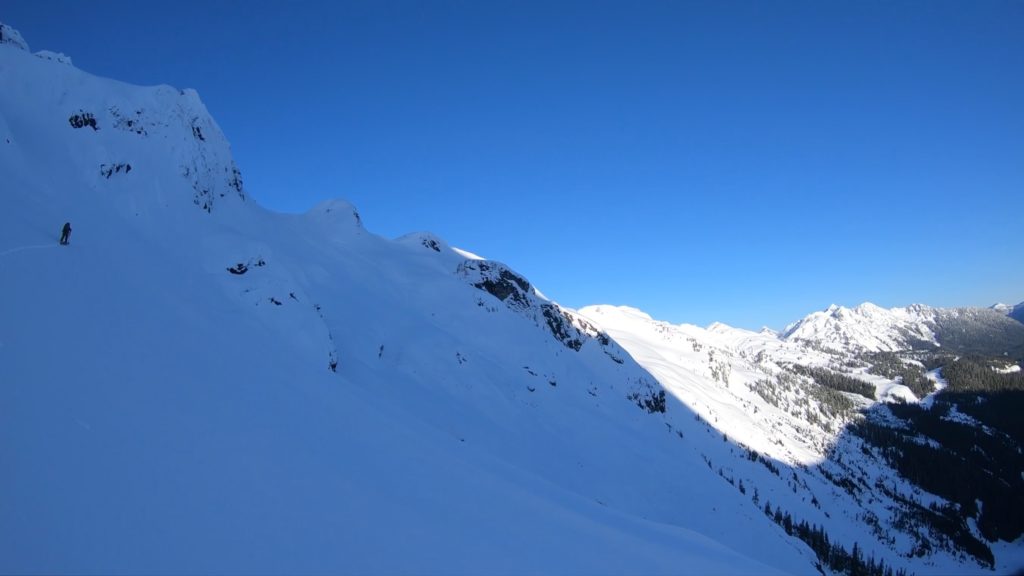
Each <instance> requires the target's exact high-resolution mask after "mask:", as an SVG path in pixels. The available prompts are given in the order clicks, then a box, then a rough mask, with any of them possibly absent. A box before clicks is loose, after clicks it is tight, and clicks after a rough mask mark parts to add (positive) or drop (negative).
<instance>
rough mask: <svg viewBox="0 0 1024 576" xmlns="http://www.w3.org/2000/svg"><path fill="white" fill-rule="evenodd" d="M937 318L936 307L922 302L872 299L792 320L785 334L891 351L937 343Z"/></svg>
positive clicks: (832, 345)
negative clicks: (886, 303)
mask: <svg viewBox="0 0 1024 576" xmlns="http://www.w3.org/2000/svg"><path fill="white" fill-rule="evenodd" d="M934 319H935V309H933V308H929V307H928V306H923V305H920V304H915V305H912V306H907V307H906V308H892V309H888V310H887V309H885V308H881V307H879V306H876V305H874V304H872V303H870V302H865V303H863V304H861V305H860V306H857V307H855V308H846V307H843V306H836V305H835V304H833V305H831V306H829V307H828V308H827V309H825V310H823V311H821V312H814V313H812V314H810V315H808V316H806V317H805V318H803V319H802V320H799V321H797V322H795V323H793V324H790V325H789V326H787V327H786V328H785V330H783V332H782V337H783V338H785V339H786V340H790V341H796V340H803V341H806V342H815V343H818V344H819V345H821V346H824V347H825V348H828V349H831V350H836V351H867V352H891V351H896V350H906V349H909V348H911V347H913V346H912V345H913V344H920V343H922V342H924V343H930V344H933V345H938V342H937V340H936V338H935V333H934V332H933V331H932V327H931V325H932V324H933V323H934Z"/></svg>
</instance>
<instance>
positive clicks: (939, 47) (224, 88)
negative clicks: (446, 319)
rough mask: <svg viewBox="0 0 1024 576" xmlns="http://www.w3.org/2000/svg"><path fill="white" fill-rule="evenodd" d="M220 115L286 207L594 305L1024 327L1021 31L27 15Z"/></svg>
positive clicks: (792, 5) (933, 18)
mask: <svg viewBox="0 0 1024 576" xmlns="http://www.w3.org/2000/svg"><path fill="white" fill-rule="evenodd" d="M0 20H3V21H4V22H5V23H8V24H10V25H11V26H13V27H14V28H16V29H18V30H20V31H21V32H22V34H23V36H24V37H25V39H26V40H27V41H28V43H29V44H30V46H31V47H32V49H33V50H40V49H48V50H54V51H60V52H65V53H67V54H68V55H70V56H71V57H72V58H73V60H74V62H75V65H76V66H78V67H80V68H82V69H84V70H86V71H89V72H92V73H95V74H98V75H101V76H109V77H112V78H116V79H119V80H124V81H127V82H131V83H136V84H171V85H173V86H176V87H181V88H186V87H187V88H195V89H197V90H198V91H199V93H200V96H201V97H202V98H203V101H204V102H205V103H206V105H207V107H208V108H209V109H210V111H211V113H212V114H213V116H214V118H215V119H216V120H217V121H218V123H219V124H220V125H221V128H223V130H224V131H225V133H226V134H227V136H228V138H229V140H230V141H231V143H232V148H233V151H234V153H235V157H236V159H237V161H238V163H239V165H240V167H241V169H242V172H243V176H244V178H245V182H246V186H247V188H248V190H249V192H250V194H252V195H253V196H254V197H255V198H256V199H257V200H258V201H259V202H260V203H261V204H263V205H265V206H267V207H269V208H271V209H274V210H280V211H287V212H301V211H304V210H306V209H308V208H310V207H312V206H313V205H315V204H316V203H317V202H319V201H321V200H323V199H327V198H334V197H341V198H345V199H347V200H349V201H351V202H353V203H354V204H355V205H356V206H357V207H358V208H359V210H360V212H361V214H362V217H363V221H364V223H365V224H366V226H367V228H369V229H370V230H371V231H372V232H375V233H378V234H382V235H385V236H398V235H401V234H403V233H406V232H412V231H418V230H430V231H433V232H435V233H437V234H438V235H440V236H442V237H444V238H445V239H447V240H448V241H449V242H450V243H452V244H454V245H456V246H460V247H463V248H466V249H469V250H472V251H474V252H477V253H479V254H481V255H484V256H486V257H489V258H494V259H497V260H501V261H504V262H506V263H507V264H509V265H510V266H512V267H513V268H515V269H517V270H519V271H520V272H521V273H523V274H524V275H526V276H527V277H529V278H530V279H531V280H532V281H533V282H534V283H535V284H536V285H537V286H538V287H540V288H541V290H543V291H544V292H545V293H546V294H547V295H548V296H549V297H551V298H553V299H554V300H557V301H558V302H560V303H562V304H564V305H567V306H570V307H580V306H584V305H587V304H602V303H606V304H628V305H631V306H636V307H638V308H641V309H643V310H645V311H647V312H649V313H650V314H651V315H653V316H654V317H656V318H659V319H664V320H668V321H671V322H692V323H695V324H701V325H704V324H708V323H710V322H712V321H716V320H718V321H723V322H726V323H729V324H733V325H736V326H741V327H747V328H755V329H756V328H758V327H760V326H761V325H768V326H771V327H774V328H781V327H782V326H784V325H785V324H786V323H788V322H790V321H793V320H796V319H797V318H799V317H801V316H803V315H804V314H806V313H809V312H811V311H813V310H816V309H820V308H824V307H826V306H828V305H829V304H830V303H833V302H835V303H839V304H843V305H856V304H858V303H860V302H862V301H868V300H870V301H873V302H875V303H877V304H879V305H882V306H898V305H906V304H910V303H913V302H924V303H928V304H932V305H936V306H953V305H988V304H992V303H994V302H996V301H1008V302H1014V303H1015V302H1018V301H1020V300H1022V299H1024V266H1022V263H1024V233H1022V226H1021V223H1020V216H1021V213H1022V207H1024V104H1022V103H1024V33H1021V30H1024V2H995V1H985V0H979V1H963V2H942V1H921V2H890V1H886V2H728V1H725V2H712V1H708V2H683V1H679V2H606V1H600V0H597V1H587V2H503V1H487V2H471V1H462V2H449V1H442V0H432V1H426V2H411V1H408V2H281V3H271V2H248V1H246V2H242V1H227V0H222V1H214V2H187V1H174V2H115V1H104V2H90V3H84V2H73V1H62V2H51V1H44V0H31V1H21V0H4V1H3V3H2V4H0Z"/></svg>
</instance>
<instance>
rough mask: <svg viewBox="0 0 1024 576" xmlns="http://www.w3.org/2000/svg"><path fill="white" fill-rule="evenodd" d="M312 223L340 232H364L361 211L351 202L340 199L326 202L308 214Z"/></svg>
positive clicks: (310, 210)
mask: <svg viewBox="0 0 1024 576" xmlns="http://www.w3.org/2000/svg"><path fill="white" fill-rule="evenodd" d="M306 217H307V218H309V219H310V220H312V221H315V222H318V223H320V224H323V225H326V226H328V227H331V228H335V229H338V230H362V228H363V221H362V218H360V217H359V211H358V210H356V207H355V206H353V205H352V204H351V203H350V202H348V201H346V200H342V199H340V198H334V199H330V200H324V201H323V202H320V203H319V204H317V205H316V206H313V207H312V208H310V209H309V211H308V212H306Z"/></svg>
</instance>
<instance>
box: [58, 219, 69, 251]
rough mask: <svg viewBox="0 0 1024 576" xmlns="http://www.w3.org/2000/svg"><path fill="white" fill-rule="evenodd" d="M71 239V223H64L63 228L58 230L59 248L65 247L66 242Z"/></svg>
mask: <svg viewBox="0 0 1024 576" xmlns="http://www.w3.org/2000/svg"><path fill="white" fill-rule="evenodd" d="M70 238H71V222H65V223H64V227H63V228H61V229H60V243H61V246H67V245H68V240H69V239H70Z"/></svg>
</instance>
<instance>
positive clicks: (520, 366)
mask: <svg viewBox="0 0 1024 576" xmlns="http://www.w3.org/2000/svg"><path fill="white" fill-rule="evenodd" d="M3 31H4V38H14V39H16V40H18V41H12V42H10V43H5V44H0V86H3V90H0V146H2V150H3V152H2V153H0V175H2V179H3V182H4V185H3V194H2V199H0V201H2V209H0V276H2V278H3V282H2V283H0V462H3V469H4V473H3V474H0V494H2V498H0V572H2V573H28V572H32V573H136V574H141V573H157V572H159V573H229V572H230V573H257V572H258V573H281V572H287V573H332V574H335V573H359V574H372V573H383V574H395V573H432V574H437V573H445V574H458V573H472V574H479V573H504V574H541V573H554V574H616V573H619V574H638V573H643V574H680V573H693V574H712V573H717V574H744V573H745V574H769V573H810V572H813V564H814V561H815V560H814V556H813V554H812V553H811V552H810V550H809V549H808V548H807V547H806V546H804V545H803V544H802V543H800V542H797V541H795V540H793V539H791V538H788V537H787V536H786V535H785V533H784V532H783V531H782V530H781V529H780V528H778V527H777V526H776V525H775V524H774V523H772V522H771V521H770V520H768V519H766V518H765V517H764V515H763V514H762V513H761V511H760V510H759V509H758V508H757V506H755V505H753V504H752V503H750V502H749V500H747V499H745V498H739V497H738V496H737V494H738V493H737V491H736V489H735V488H734V487H733V486H731V485H729V484H727V483H726V482H724V481H722V479H721V478H720V477H719V476H718V475H716V474H714V473H713V472H712V471H711V470H709V468H708V466H707V465H706V464H705V462H704V461H703V460H702V459H701V454H702V453H704V452H706V451H707V450H708V449H707V447H706V445H707V444H708V443H709V442H710V440H706V439H701V438H700V437H694V438H683V437H682V436H681V435H680V434H676V433H674V432H673V430H674V428H673V426H676V428H679V427H680V426H681V425H680V424H679V422H692V420H693V418H692V413H691V412H688V411H687V410H686V409H685V408H683V407H682V406H681V405H679V404H677V403H675V402H672V403H671V404H670V405H669V407H668V412H667V413H665V414H662V413H657V412H656V413H648V411H646V410H644V409H641V407H640V406H638V403H637V402H636V401H634V399H632V398H643V397H646V396H643V395H649V394H653V393H654V392H655V390H656V389H657V388H656V386H657V385H656V383H654V382H653V380H652V379H651V378H650V376H649V375H648V374H647V372H646V371H644V370H643V369H642V368H641V367H639V366H638V365H637V364H636V363H635V362H633V361H632V359H630V358H629V357H628V355H626V354H625V353H624V352H623V351H622V350H621V349H620V348H618V346H617V345H616V344H614V343H612V342H608V341H607V340H602V339H601V338H599V337H600V336H601V335H600V334H597V333H594V332H592V331H588V329H587V327H586V326H585V325H584V323H583V322H582V321H581V320H580V319H579V318H576V317H574V316H573V315H572V314H570V313H568V312H563V311H561V309H559V308H557V307H556V306H554V305H553V304H549V303H546V301H545V300H543V298H542V297H541V296H540V295H539V293H537V292H535V291H534V292H533V293H532V294H531V295H530V296H529V298H528V299H526V302H527V304H526V306H525V307H523V308H517V307H515V306H512V305H511V304H510V302H509V301H508V300H504V301H503V300H502V299H500V298H499V297H498V296H495V293H504V292H501V289H502V286H501V285H491V284H486V285H485V286H484V287H483V288H478V287H476V286H474V285H471V284H470V283H469V282H468V281H467V280H466V278H464V277H462V276H460V275H459V274H458V273H457V268H458V265H459V264H460V263H462V262H465V261H466V260H467V258H470V259H473V256H472V255H471V254H469V253H466V252H462V251H455V250H452V249H450V248H448V247H447V245H445V244H444V243H443V242H440V241H439V239H436V238H434V237H432V236H430V235H427V234H420V235H413V236H411V237H406V238H404V239H400V240H397V241H392V240H387V239H383V238H380V237H378V236H375V235H373V234H371V233H369V232H367V231H366V230H364V229H363V228H362V225H361V223H360V220H359V216H358V214H357V213H356V211H355V209H354V208H353V207H352V206H351V205H349V204H347V203H345V202H341V201H336V202H329V203H325V204H323V205H321V206H318V207H316V208H314V209H313V210H311V211H310V212H309V213H307V214H304V215H281V214H273V213H269V212H267V211H266V210H264V209H262V208H260V207H259V206H257V205H255V204H254V203H253V202H252V200H251V199H249V198H248V196H247V195H246V193H245V190H244V188H243V186H242V181H241V176H240V174H239V172H238V171H237V170H236V168H235V166H234V163H233V161H232V160H231V156H230V150H229V148H228V144H227V140H226V139H225V137H224V135H223V134H222V133H221V132H220V130H219V129H218V128H217V126H216V123H215V122H214V121H213V120H212V118H210V116H209V115H208V114H207V112H206V110H205V108H204V107H203V105H202V103H201V102H200V100H199V98H198V96H197V95H196V94H195V93H194V92H191V91H187V90H186V91H179V90H176V89H174V88H170V87H168V86H156V87H145V88H144V87H135V86H130V85H127V84H123V83H120V82H116V81H111V80H105V79H101V78H97V77H94V76H91V75H89V74H87V73H84V72H82V71H80V70H78V69H76V68H74V67H72V66H71V65H70V64H69V62H65V61H60V60H58V59H54V58H49V57H37V56H36V55H33V54H31V53H29V52H28V51H27V45H24V42H23V41H20V36H15V35H14V34H12V33H11V31H10V28H7V27H5V28H3ZM129 166H130V170H129V169H128V167H129ZM65 221H70V222H71V224H72V227H73V232H72V234H71V243H70V246H57V235H58V233H59V230H60V227H61V225H62V224H63V223H64V222H65ZM430 240H437V241H438V242H437V245H436V247H435V246H434V245H433V244H432V243H431V242H430ZM425 241H426V242H425ZM474 262H477V264H474V266H475V267H476V268H474V269H475V270H480V263H486V262H489V261H483V260H474ZM490 270H491V271H495V270H499V268H495V267H493V266H492V268H490ZM482 278H483V280H484V281H486V280H488V277H486V276H482ZM498 280H500V278H499V279H498ZM511 284H512V285H514V284H516V281H515V279H514V278H513V280H512V282H511ZM488 290H492V291H493V292H492V291H488ZM513 291H514V288H513ZM512 298H514V297H512V296H509V300H511V299H512ZM560 318H561V319H564V320H560ZM577 344H578V349H577V348H576V347H575V346H576V345H577ZM722 449H725V448H719V450H722Z"/></svg>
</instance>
